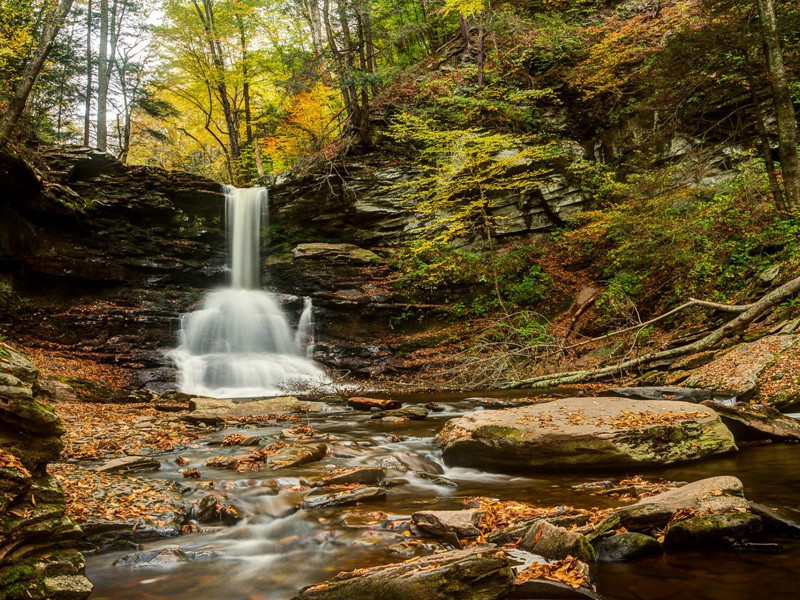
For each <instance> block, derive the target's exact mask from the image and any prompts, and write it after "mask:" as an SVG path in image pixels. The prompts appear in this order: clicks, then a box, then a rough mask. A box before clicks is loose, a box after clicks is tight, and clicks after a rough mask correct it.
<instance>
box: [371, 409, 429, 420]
mask: <svg viewBox="0 0 800 600" xmlns="http://www.w3.org/2000/svg"><path fill="white" fill-rule="evenodd" d="M427 417H428V411H427V410H425V409H424V408H421V407H419V406H405V407H403V408H398V409H396V410H385V411H383V412H382V413H378V414H376V415H374V416H373V417H372V418H373V419H391V418H401V419H411V420H412V421H421V420H423V419H426V418H427Z"/></svg>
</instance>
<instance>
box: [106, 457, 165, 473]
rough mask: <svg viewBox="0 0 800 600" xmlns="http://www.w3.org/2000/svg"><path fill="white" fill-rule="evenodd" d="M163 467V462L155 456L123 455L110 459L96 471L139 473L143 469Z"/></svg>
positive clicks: (151, 469)
mask: <svg viewBox="0 0 800 600" xmlns="http://www.w3.org/2000/svg"><path fill="white" fill-rule="evenodd" d="M160 468H161V463H160V462H158V461H157V460H156V459H154V458H149V457H147V456H123V457H122V458H114V459H112V460H109V461H107V462H105V463H103V464H102V465H100V466H99V467H96V468H95V471H99V472H101V473H120V474H122V473H138V472H141V471H157V470H158V469H160Z"/></svg>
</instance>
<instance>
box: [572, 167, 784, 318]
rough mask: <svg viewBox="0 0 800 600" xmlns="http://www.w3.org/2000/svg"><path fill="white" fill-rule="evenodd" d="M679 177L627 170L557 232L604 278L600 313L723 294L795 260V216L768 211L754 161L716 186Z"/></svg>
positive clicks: (615, 314)
mask: <svg viewBox="0 0 800 600" xmlns="http://www.w3.org/2000/svg"><path fill="white" fill-rule="evenodd" d="M685 181H687V178H686V174H685V173H682V172H681V171H680V170H679V169H678V168H672V169H666V170H662V171H657V172H654V173H651V174H646V175H640V176H636V177H630V178H629V181H628V182H627V183H626V184H618V186H617V187H615V193H616V194H623V199H622V200H615V201H613V202H612V203H611V204H610V205H608V206H606V207H605V208H603V209H602V210H595V211H591V212H587V213H584V214H583V215H582V216H581V221H582V224H581V225H580V226H579V227H578V228H576V229H574V230H572V231H569V232H566V233H565V235H564V236H563V238H562V241H561V242H560V243H561V245H562V247H563V248H564V249H565V251H566V252H567V254H568V256H569V257H570V258H571V259H572V260H574V261H577V262H578V263H579V264H583V265H585V266H586V267H587V268H588V269H589V270H590V271H591V272H593V273H594V274H595V275H596V276H597V277H599V278H601V279H603V280H604V281H605V282H606V290H605V292H604V294H603V296H602V297H601V298H600V299H599V300H598V306H599V307H600V309H601V310H602V312H603V314H604V316H605V318H606V320H607V321H609V322H615V321H619V320H627V319H629V318H630V316H631V311H635V310H638V311H641V312H642V313H643V314H642V315H641V316H644V314H645V313H653V312H658V311H660V310H663V309H665V308H668V307H670V306H673V305H676V304H678V303H681V302H684V301H685V300H686V299H687V298H689V297H692V296H697V297H703V298H704V299H707V300H714V301H727V300H732V299H735V298H737V297H738V296H740V295H741V294H742V293H745V292H747V291H748V290H752V289H753V287H754V286H756V285H757V282H758V279H757V275H758V274H759V273H760V272H762V271H764V270H765V269H767V268H769V267H770V266H773V265H779V264H784V265H785V268H787V269H790V270H792V271H793V270H795V269H796V268H797V265H798V261H800V237H799V236H800V221H798V220H797V217H796V216H795V215H787V214H785V213H780V212H778V211H777V210H776V209H775V207H774V204H773V202H772V199H771V197H770V193H769V185H768V182H767V179H766V174H765V172H764V165H763V162H762V161H760V160H758V159H751V160H749V161H746V162H745V163H743V164H742V165H741V167H740V170H739V172H738V174H737V175H736V177H735V178H733V179H732V180H730V181H729V182H727V183H725V184H723V185H721V186H720V187H718V188H715V187H709V188H705V189H703V188H697V187H687V186H686V185H685V183H684V182H685Z"/></svg>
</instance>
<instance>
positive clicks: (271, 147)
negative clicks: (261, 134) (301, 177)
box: [262, 83, 341, 171]
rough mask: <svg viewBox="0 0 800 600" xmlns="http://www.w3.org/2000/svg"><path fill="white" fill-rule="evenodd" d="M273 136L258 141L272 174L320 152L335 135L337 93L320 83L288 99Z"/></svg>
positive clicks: (338, 100) (339, 107)
mask: <svg viewBox="0 0 800 600" xmlns="http://www.w3.org/2000/svg"><path fill="white" fill-rule="evenodd" d="M287 104H288V108H287V113H286V116H285V117H284V118H283V119H282V120H281V122H280V123H279V125H278V127H277V129H276V131H275V135H273V136H270V137H267V138H264V139H263V140H262V143H263V148H264V152H265V153H266V154H267V155H269V156H270V157H271V158H272V164H273V171H279V170H282V169H285V168H288V167H291V166H293V165H295V164H297V163H298V162H299V161H300V160H301V159H303V158H306V157H308V156H309V155H312V154H315V153H318V152H320V151H322V150H323V149H324V148H325V147H326V146H327V145H328V144H330V143H331V142H332V141H333V140H334V139H335V138H336V136H337V135H338V133H339V131H340V129H341V127H340V123H339V119H338V117H339V115H340V113H341V102H340V99H339V95H338V94H337V92H336V91H335V90H333V89H331V88H329V87H328V86H326V85H323V84H322V83H317V84H316V85H314V87H312V88H311V89H310V90H307V91H305V92H301V93H299V94H297V95H296V96H294V97H292V98H291V99H290V100H289V102H288V103H287Z"/></svg>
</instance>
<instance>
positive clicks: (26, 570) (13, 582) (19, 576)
mask: <svg viewBox="0 0 800 600" xmlns="http://www.w3.org/2000/svg"><path fill="white" fill-rule="evenodd" d="M37 575H38V573H37V570H36V568H35V567H33V566H31V565H25V564H22V565H11V566H9V567H4V568H2V569H0V600H17V599H19V598H24V599H26V600H29V599H30V598H36V597H37V595H32V594H35V592H36V589H37V584H36V583H35V581H36V579H37ZM32 585H33V587H32ZM38 597H41V595H38Z"/></svg>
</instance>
